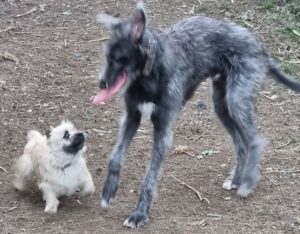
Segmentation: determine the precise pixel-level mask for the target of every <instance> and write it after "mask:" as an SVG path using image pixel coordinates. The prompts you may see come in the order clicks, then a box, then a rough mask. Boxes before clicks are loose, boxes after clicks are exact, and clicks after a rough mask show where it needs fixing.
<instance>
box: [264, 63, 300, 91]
mask: <svg viewBox="0 0 300 234" xmlns="http://www.w3.org/2000/svg"><path fill="white" fill-rule="evenodd" d="M269 72H270V74H271V75H272V76H273V77H274V78H275V79H276V80H277V81H279V82H280V83H282V84H284V85H286V86H287V87H289V88H290V89H292V90H294V91H296V92H298V93H300V82H298V81H296V80H295V79H293V78H292V77H290V76H289V75H287V74H285V73H284V72H282V71H281V69H280V68H279V67H278V65H277V64H276V63H275V62H274V61H273V60H272V59H269Z"/></svg>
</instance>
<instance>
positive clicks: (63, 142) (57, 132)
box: [47, 120, 86, 156]
mask: <svg viewBox="0 0 300 234" xmlns="http://www.w3.org/2000/svg"><path fill="white" fill-rule="evenodd" d="M47 137H48V146H49V148H50V149H51V151H52V152H63V153H64V154H68V155H70V156H76V155H78V154H81V153H82V152H83V151H85V150H86V146H85V145H84V142H85V139H86V134H85V133H84V132H82V131H79V130H78V129H77V128H76V127H75V126H74V125H73V124H72V123H71V122H70V121H69V120H63V121H62V122H61V124H60V125H59V126H57V127H55V128H51V130H50V132H49V133H48V134H47Z"/></svg>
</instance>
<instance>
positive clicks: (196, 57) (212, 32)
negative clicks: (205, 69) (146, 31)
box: [161, 16, 266, 65]
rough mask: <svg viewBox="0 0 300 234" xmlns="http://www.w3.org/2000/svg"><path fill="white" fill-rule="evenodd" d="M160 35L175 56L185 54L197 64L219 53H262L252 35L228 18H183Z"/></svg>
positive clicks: (209, 60)
mask: <svg viewBox="0 0 300 234" xmlns="http://www.w3.org/2000/svg"><path fill="white" fill-rule="evenodd" d="M161 36H162V38H164V39H165V40H166V41H167V42H168V44H169V45H170V46H172V50H173V51H174V53H176V54H177V53H178V55H179V56H182V55H183V54H185V55H186V56H187V57H189V58H190V59H192V60H193V64H194V65H197V64H199V61H200V64H202V63H203V62H204V63H205V62H206V63H210V64H211V63H212V60H215V61H217V60H218V59H220V56H228V58H230V59H234V58H233V57H234V56H235V57H240V56H243V57H244V56H261V55H262V54H265V53H264V50H263V48H262V46H261V45H260V43H259V42H258V41H257V39H256V37H255V35H254V34H253V33H251V32H249V31H248V30H247V29H245V28H243V27H241V26H239V25H237V24H235V23H232V22H227V21H223V20H217V19H212V18H207V17H201V16H194V17H190V18H187V19H184V20H182V21H180V22H178V23H177V24H175V25H173V26H172V27H171V28H169V29H168V30H166V31H165V32H164V33H162V34H161ZM191 53H192V54H191ZM203 54H205V56H203ZM265 55H266V54H265ZM205 65H207V64H205Z"/></svg>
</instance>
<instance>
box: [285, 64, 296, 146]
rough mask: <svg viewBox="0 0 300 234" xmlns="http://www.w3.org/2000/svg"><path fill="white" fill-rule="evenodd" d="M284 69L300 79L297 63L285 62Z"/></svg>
mask: <svg viewBox="0 0 300 234" xmlns="http://www.w3.org/2000/svg"><path fill="white" fill-rule="evenodd" d="M281 67H282V69H283V71H284V72H285V73H287V74H289V75H291V76H292V77H294V78H295V79H297V80H299V81H300V75H299V74H297V73H298V71H297V67H296V65H295V64H293V63H283V64H282V65H281ZM298 142H299V140H298V141H295V143H298Z"/></svg>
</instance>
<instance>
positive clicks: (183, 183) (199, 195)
mask: <svg viewBox="0 0 300 234" xmlns="http://www.w3.org/2000/svg"><path fill="white" fill-rule="evenodd" d="M171 177H172V178H173V179H174V180H176V181H177V182H179V183H180V184H182V185H183V186H185V187H187V188H188V189H190V190H192V191H193V192H195V193H196V195H197V197H198V198H199V200H200V201H203V200H205V201H206V202H207V203H208V204H209V203H210V202H209V200H208V199H207V198H205V197H203V198H202V196H201V194H200V192H199V191H198V190H196V189H195V188H193V187H192V186H190V185H188V184H187V183H185V182H183V181H182V180H179V179H177V178H176V177H175V176H173V175H171Z"/></svg>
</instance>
